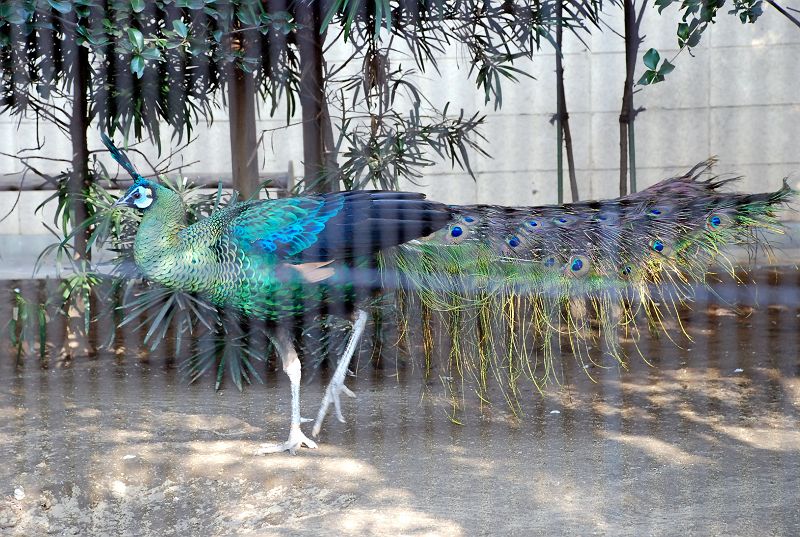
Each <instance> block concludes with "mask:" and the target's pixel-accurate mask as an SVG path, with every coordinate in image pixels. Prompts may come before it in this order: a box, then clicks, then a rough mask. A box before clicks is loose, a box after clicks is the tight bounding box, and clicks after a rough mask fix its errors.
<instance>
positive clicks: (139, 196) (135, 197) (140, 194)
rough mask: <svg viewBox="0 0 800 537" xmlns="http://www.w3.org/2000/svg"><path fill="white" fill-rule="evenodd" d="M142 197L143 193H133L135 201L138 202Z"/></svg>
mask: <svg viewBox="0 0 800 537" xmlns="http://www.w3.org/2000/svg"><path fill="white" fill-rule="evenodd" d="M141 197H142V193H141V192H139V191H138V190H137V191H136V192H134V193H133V199H136V200H138V199H139V198H141Z"/></svg>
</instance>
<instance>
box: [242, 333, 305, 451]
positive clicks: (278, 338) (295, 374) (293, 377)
mask: <svg viewBox="0 0 800 537" xmlns="http://www.w3.org/2000/svg"><path fill="white" fill-rule="evenodd" d="M273 342H274V343H275V347H276V349H277V350H278V354H280V357H281V361H282V362H283V371H284V372H285V373H286V375H287V376H288V377H289V382H290V383H291V389H292V424H291V426H290V428H289V439H288V440H286V442H283V443H279V444H263V445H262V446H261V447H260V448H259V450H258V451H257V452H256V455H266V454H267V453H280V452H283V451H288V452H289V453H291V454H292V455H295V454H296V453H297V448H300V447H303V446H305V447H308V448H311V449H316V447H317V444H316V442H314V441H313V440H311V439H309V438H308V437H307V436H306V435H305V434H303V431H302V430H301V429H300V424H301V423H302V422H303V419H302V418H301V417H300V375H301V370H300V359H299V358H298V357H297V351H296V350H295V348H294V344H293V343H292V339H291V336H290V335H289V332H288V331H287V330H285V329H282V328H279V329H278V331H277V332H276V334H275V337H274V338H273Z"/></svg>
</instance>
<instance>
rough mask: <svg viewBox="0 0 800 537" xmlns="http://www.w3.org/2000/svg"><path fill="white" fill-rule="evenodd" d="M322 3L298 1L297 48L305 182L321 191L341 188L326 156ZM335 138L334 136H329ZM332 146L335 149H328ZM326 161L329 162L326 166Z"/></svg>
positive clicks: (328, 119)
mask: <svg viewBox="0 0 800 537" xmlns="http://www.w3.org/2000/svg"><path fill="white" fill-rule="evenodd" d="M319 4H320V3H319V2H308V3H304V2H299V3H298V4H297V7H296V16H297V22H298V24H299V28H298V30H297V48H298V50H299V52H300V106H301V107H302V110H303V111H302V117H303V167H304V176H305V180H306V184H307V185H309V186H310V187H312V188H313V189H314V190H317V191H320V192H331V191H335V190H338V181H336V180H335V179H329V178H327V177H326V172H331V171H332V170H329V169H328V168H329V167H330V158H328V155H326V151H325V148H326V143H325V140H326V135H325V130H326V129H325V121H326V119H327V121H330V118H329V117H328V116H327V114H326V113H325V110H326V107H325V86H324V79H323V57H322V45H323V42H324V39H325V37H324V35H323V34H321V33H320V23H321V18H322V17H321V15H322V14H321V13H319V9H320V5H319ZM329 138H331V139H332V136H329ZM328 149H332V148H328ZM326 163H327V165H326Z"/></svg>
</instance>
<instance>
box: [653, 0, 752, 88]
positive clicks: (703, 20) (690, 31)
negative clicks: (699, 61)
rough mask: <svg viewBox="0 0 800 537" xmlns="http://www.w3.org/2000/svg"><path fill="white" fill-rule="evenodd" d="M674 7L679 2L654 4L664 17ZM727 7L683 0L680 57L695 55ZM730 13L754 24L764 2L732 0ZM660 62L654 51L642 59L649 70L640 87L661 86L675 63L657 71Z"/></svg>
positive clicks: (716, 0)
mask: <svg viewBox="0 0 800 537" xmlns="http://www.w3.org/2000/svg"><path fill="white" fill-rule="evenodd" d="M674 3H677V0H655V2H654V3H653V4H654V6H655V7H656V8H658V13H659V14H661V13H662V12H663V11H664V10H665V9H666V8H668V7H669V6H671V5H672V4H674ZM724 5H725V0H682V2H681V3H680V7H679V8H678V9H679V11H680V12H681V13H682V16H681V22H679V23H678V28H677V32H676V35H677V38H678V48H679V52H678V54H680V52H683V51H684V50H686V51H688V52H689V54H691V53H692V52H691V51H692V49H693V48H694V47H696V46H697V45H699V44H700V39H701V38H702V36H703V33H704V32H705V31H706V29H708V27H709V25H710V24H714V23H715V22H716V16H717V12H718V11H719V10H720V9H721V8H722V7H723V6H724ZM728 13H729V14H731V15H737V16H738V17H739V20H740V21H741V22H742V24H746V23H754V22H756V20H758V18H759V17H760V16H761V14H762V13H763V8H762V0H733V9H731V10H729V11H728ZM648 55H650V56H648ZM676 56H677V55H676ZM653 58H655V60H656V61H655V62H653V61H652V60H653ZM658 58H659V56H658V52H657V51H656V50H655V49H652V48H651V49H650V50H648V51H647V53H646V54H645V56H644V58H643V60H644V64H645V66H646V67H647V70H646V71H645V72H644V74H643V75H642V76H641V78H640V79H639V82H638V84H639V85H642V86H646V85H648V84H655V83H657V82H662V81H663V80H664V77H665V76H666V75H667V74H669V73H671V72H672V70H673V69H675V65H674V64H673V63H672V62H674V61H675V58H672V62H670V61H667V60H666V59H665V60H664V63H663V64H662V66H661V67H659V68H656V66H655V65H654V63H655V64H657V63H658Z"/></svg>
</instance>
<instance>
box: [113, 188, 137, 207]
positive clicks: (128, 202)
mask: <svg viewBox="0 0 800 537" xmlns="http://www.w3.org/2000/svg"><path fill="white" fill-rule="evenodd" d="M131 194H132V193H131V192H126V193H125V194H123V195H122V196H120V197H118V198H117V201H115V202H114V204H113V205H112V206H111V208H112V209H116V208H117V207H133V200H132V199H131Z"/></svg>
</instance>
